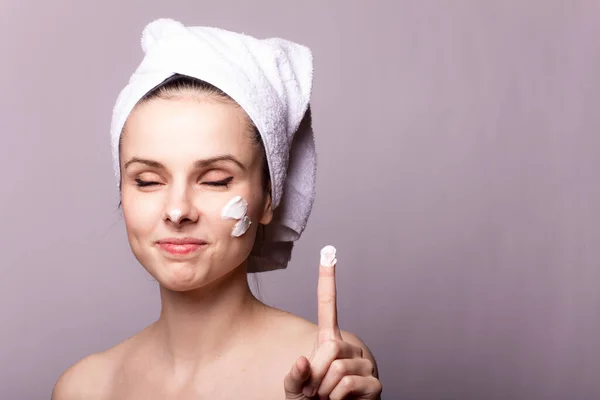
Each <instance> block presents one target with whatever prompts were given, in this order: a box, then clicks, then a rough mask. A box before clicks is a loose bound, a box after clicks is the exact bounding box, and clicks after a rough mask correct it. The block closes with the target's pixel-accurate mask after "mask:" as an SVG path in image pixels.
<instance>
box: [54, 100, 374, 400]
mask: <svg viewBox="0 0 600 400" xmlns="http://www.w3.org/2000/svg"><path fill="white" fill-rule="evenodd" d="M247 122H248V121H247V116H246V114H245V113H244V112H243V110H241V109H240V108H239V107H237V106H236V105H235V104H231V103H227V102H223V101H216V100H214V99H210V98H206V97H203V96H181V97H180V98H174V99H168V100H165V99H153V100H151V101H149V102H147V103H144V104H142V105H140V106H138V107H137V108H136V109H135V110H134V112H133V113H132V114H131V115H130V117H129V119H128V121H127V124H126V127H125V134H124V135H123V140H122V144H121V154H120V158H121V175H122V194H121V196H122V206H123V215H124V218H125V225H126V229H127V235H128V239H129V243H130V246H131V249H132V251H133V253H134V255H135V257H136V258H137V259H138V261H139V262H140V263H141V264H142V265H143V266H144V268H145V269H146V271H148V273H149V274H150V275H152V276H153V277H154V278H155V279H156V281H157V282H158V283H159V285H160V296H161V303H162V309H161V312H160V316H159V318H158V319H157V320H156V321H155V322H154V323H152V324H151V325H149V326H148V327H146V328H145V329H144V330H142V331H141V332H139V333H138V334H136V335H134V336H132V337H130V338H128V339H126V340H124V341H123V342H121V343H119V344H118V345H116V346H115V347H113V348H111V349H108V350H106V351H104V352H101V353H96V354H92V355H90V356H87V357H85V358H84V359H82V360H80V361H79V362H77V363H76V364H75V365H73V366H71V367H70V368H69V369H67V370H66V371H65V372H64V373H63V374H62V375H61V377H60V378H59V380H58V382H57V383H56V385H55V387H54V391H53V393H52V399H53V400H72V399H86V400H93V399H111V400H118V399H147V400H152V399H161V400H164V399H240V398H243V399H261V400H264V399H273V400H276V399H277V400H281V399H289V400H291V399H309V398H320V399H327V398H331V399H350V398H352V399H355V398H356V399H378V398H379V395H380V393H381V384H380V382H379V380H378V378H377V367H376V363H375V360H374V359H373V356H372V354H371V352H370V351H369V349H368V348H367V346H366V345H365V344H364V343H363V342H362V341H361V340H360V339H358V338H357V337H356V336H355V335H353V334H351V333H348V332H344V331H340V329H339V327H338V324H337V312H336V291H335V268H328V267H322V266H320V267H319V283H318V291H317V292H318V304H319V306H318V325H315V324H313V323H311V322H309V321H307V320H304V319H302V318H300V317H297V316H294V315H292V314H290V313H287V312H284V311H281V310H277V309H275V308H272V307H269V306H267V305H265V304H263V303H261V302H260V301H259V300H258V299H256V298H255V297H254V296H253V295H252V293H251V291H250V288H249V286H248V281H247V275H246V274H247V265H246V260H247V257H248V255H249V254H250V251H251V249H252V246H253V243H254V239H255V236H256V231H257V227H258V225H259V223H261V224H268V223H269V222H270V221H271V219H272V215H273V212H272V209H271V201H270V197H269V195H268V194H266V193H265V192H264V190H263V187H262V182H261V176H262V165H263V164H262V163H263V158H262V157H263V155H262V154H261V152H260V149H259V148H258V147H257V145H256V144H255V143H254V142H253V139H252V137H251V134H250V133H249V132H248V124H247ZM223 156H226V157H230V158H232V159H235V160H237V162H235V161H231V160H221V161H216V162H211V163H206V162H205V163H203V164H202V163H200V164H201V165H199V163H197V161H198V160H210V159H214V158H215V157H223ZM136 159H141V160H149V161H152V162H150V163H146V162H144V161H141V162H140V161H135V160H136ZM132 160H133V161H132ZM156 163H160V165H157V164H156ZM238 163H239V164H241V165H242V166H240V165H238ZM229 177H233V179H232V180H231V182H230V183H229V184H228V185H227V186H214V184H211V182H218V181H222V180H224V179H226V178H229ZM136 179H142V180H143V181H151V182H156V183H157V184H156V185H152V186H146V187H138V185H137V183H136ZM236 195H239V196H242V197H243V198H244V199H246V200H247V201H248V203H249V207H248V212H247V215H248V216H249V217H250V218H251V220H252V224H251V225H250V228H249V230H248V231H247V232H246V233H245V234H244V235H242V236H241V237H239V238H234V237H232V236H231V230H232V228H233V225H234V224H235V223H236V221H235V220H222V219H221V217H220V212H221V209H222V207H223V206H224V205H225V204H226V203H227V202H228V201H229V200H230V199H231V198H232V197H234V196H236ZM173 209H179V210H181V211H182V216H181V218H180V219H179V220H171V219H170V218H169V211H170V210H173ZM170 237H178V238H180V237H194V238H199V239H202V240H204V241H206V242H207V244H206V245H205V246H203V248H202V249H201V250H199V251H197V252H194V253H192V254H189V255H186V256H179V257H176V256H172V255H169V254H168V253H166V252H164V251H163V250H161V249H160V248H159V247H158V246H157V244H156V242H157V241H158V240H161V239H164V238H170ZM316 258H317V259H318V255H317V256H316ZM311 391H312V392H313V393H315V392H316V393H315V394H316V395H315V396H313V395H312V393H311ZM303 392H305V393H306V394H308V395H306V394H304V393H303Z"/></svg>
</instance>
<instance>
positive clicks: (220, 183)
mask: <svg viewBox="0 0 600 400" xmlns="http://www.w3.org/2000/svg"><path fill="white" fill-rule="evenodd" d="M232 180H233V176H230V177H229V178H225V179H223V180H220V181H211V182H202V184H203V185H208V186H225V187H227V186H228V185H229V184H230V183H231V181H232Z"/></svg>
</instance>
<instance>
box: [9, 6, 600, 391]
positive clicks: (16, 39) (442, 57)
mask: <svg viewBox="0 0 600 400" xmlns="http://www.w3.org/2000/svg"><path fill="white" fill-rule="evenodd" d="M157 17H172V18H175V19H179V20H181V21H182V22H184V23H185V24H194V25H212V26H219V27H222V28H225V29H231V30H236V31H241V32H245V33H248V34H252V35H253V36H258V37H268V36H281V37H284V38H287V39H291V40H294V41H297V42H300V43H303V44H306V45H308V46H310V47H311V48H312V50H313V52H314V57H315V81H314V97H313V102H312V104H313V105H312V108H313V122H314V128H315V133H316V136H317V149H318V152H319V172H318V196H317V201H316V203H315V208H314V212H313V215H312V217H311V221H310V223H309V225H308V228H307V230H306V232H305V235H304V236H303V238H302V240H301V241H300V242H299V243H298V244H297V246H296V250H295V255H294V258H293V262H292V263H291V265H290V267H289V269H288V270H287V271H282V272H273V273H268V274H265V275H261V276H260V282H261V293H262V297H263V299H264V300H265V301H267V302H268V303H269V304H273V305H275V306H278V307H282V308H285V309H287V310H289V311H292V312H295V313H298V314H300V315H302V316H304V317H306V318H309V319H311V320H315V319H316V279H317V262H318V251H319V249H320V248H321V246H323V245H325V244H328V243H331V244H335V245H336V246H337V247H338V249H339V257H338V258H339V260H340V262H339V284H338V285H339V296H340V300H339V304H340V323H341V325H342V328H343V329H346V330H350V331H353V332H355V333H356V334H358V335H359V336H360V337H361V338H363V340H365V341H366V342H367V344H368V345H369V346H370V347H371V349H372V350H373V352H374V353H375V355H376V357H377V359H378V361H379V366H380V370H381V380H382V382H383V385H384V398H385V399H388V400H391V399H415V400H419V399H423V400H434V399H435V400H437V399H440V400H450V399H452V400H458V399H465V400H471V399H473V400H475V399H486V400H494V399H502V400H507V399H526V400H538V399H539V400H542V399H543V400H553V399H556V400H579V399H581V400H593V399H600V346H599V345H598V341H599V340H600V226H599V224H600V205H599V202H600V190H599V182H598V179H597V173H598V170H599V169H600V136H599V132H598V130H599V128H600V110H599V107H600V2H598V1H572V0H564V1H561V0H548V1H542V0H537V1H536V0H529V1H524V0H509V1H507V0H494V1H492V0H488V1H475V0H472V1H459V0H456V1H451V0H448V1H441V0H440V1H424V0H423V1H366V0H364V1H350V0H346V1H342V0H338V1H331V0H321V1H314V0H313V1H306V0H304V1H293V2H292V1H282V0H280V1H274V0H272V1H267V0H260V1H259V0H253V1H242V0H238V1H234V0H227V1H225V0H219V1H216V0H215V1H184V0H170V1H158V0H146V1H141V0H135V1H123V0H119V1H117V0H104V1H94V2H92V1H75V0H54V1H41V0H38V1H31V0H28V1H26V0H2V2H1V4H0V89H1V94H0V134H1V135H2V136H1V139H2V140H1V141H0V192H1V195H0V249H1V258H0V268H1V269H0V271H1V272H2V275H1V278H0V399H2V400H30V399H48V398H49V395H50V391H51V389H52V386H53V384H54V382H55V381H56V379H57V378H58V376H59V374H60V373H61V372H62V371H63V370H64V369H65V368H66V367H67V366H69V365H71V364H72V363H74V362H75V361H76V360H78V359H79V358H81V357H83V356H85V355H87V354H89V353H91V352H96V351H100V350H103V349H106V348H108V347H110V346H112V345H114V344H116V343H117V342H118V341H120V340H122V339H124V338H126V337H128V336H129V335H132V334H134V333H135V332H137V331H138V330H140V329H141V328H143V327H144V326H145V325H147V324H149V323H150V322H152V321H153V320H154V318H156V317H157V313H158V307H159V301H158V300H159V299H158V293H157V287H156V284H155V283H154V282H153V281H152V280H151V279H150V278H149V276H148V275H147V274H146V273H145V271H144V270H143V269H142V267H141V266H139V265H137V264H136V261H135V260H134V258H133V256H132V255H131V253H130V250H129V247H128V243H127V239H126V236H125V232H124V225H123V220H122V217H121V216H120V213H119V212H118V211H117V209H116V207H117V203H118V197H117V191H116V183H115V181H114V178H113V175H112V169H111V160H110V147H109V125H110V117H111V109H112V106H113V104H114V101H115V99H116V96H117V94H118V92H119V91H120V89H121V88H122V87H123V86H124V85H125V83H126V81H127V79H128V77H129V75H130V74H131V73H132V72H133V70H134V68H135V67H136V66H137V64H138V63H139V61H140V60H141V57H142V52H141V49H140V45H139V36H140V33H141V30H142V28H143V27H144V25H145V24H146V23H148V22H150V21H151V20H152V19H154V18H157Z"/></svg>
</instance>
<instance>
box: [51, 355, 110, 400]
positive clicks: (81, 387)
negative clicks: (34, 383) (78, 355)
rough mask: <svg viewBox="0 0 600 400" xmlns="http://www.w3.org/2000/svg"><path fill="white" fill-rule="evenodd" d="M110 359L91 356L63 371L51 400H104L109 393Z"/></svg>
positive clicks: (101, 356) (105, 356)
mask: <svg viewBox="0 0 600 400" xmlns="http://www.w3.org/2000/svg"><path fill="white" fill-rule="evenodd" d="M112 369H113V368H112V366H111V359H110V356H107V354H105V353H95V354H91V355H89V356H87V357H85V358H83V359H81V360H79V361H78V362H77V363H75V364H74V365H72V366H70V367H69V368H67V370H65V371H64V372H63V373H62V375H61V376H60V377H59V378H58V381H57V382H56V385H55V386H54V390H53V391H52V400H76V399H90V400H91V399H105V398H106V395H107V394H108V393H110V387H109V385H110V381H111V379H110V376H111V370H112Z"/></svg>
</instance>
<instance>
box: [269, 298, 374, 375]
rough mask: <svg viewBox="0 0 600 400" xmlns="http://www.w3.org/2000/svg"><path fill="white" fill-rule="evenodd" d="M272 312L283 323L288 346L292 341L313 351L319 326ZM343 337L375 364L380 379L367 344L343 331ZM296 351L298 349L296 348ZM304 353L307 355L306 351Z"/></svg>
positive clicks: (279, 312) (275, 311)
mask: <svg viewBox="0 0 600 400" xmlns="http://www.w3.org/2000/svg"><path fill="white" fill-rule="evenodd" d="M271 311H272V313H273V315H275V318H276V319H279V320H280V322H281V326H282V327H281V328H280V329H281V330H282V331H283V332H282V333H283V335H281V337H282V338H285V340H286V343H287V346H289V343H290V340H289V339H291V343H297V344H298V345H299V346H300V347H301V348H302V349H304V350H306V349H310V350H312V346H313V345H314V343H315V340H316V337H317V331H318V326H317V324H315V323H313V322H311V321H308V320H306V319H304V318H302V317H300V316H298V315H295V314H292V313H289V312H287V311H282V310H278V309H274V308H271ZM278 330H279V329H278ZM341 335H342V339H343V340H344V341H345V342H348V343H350V344H352V345H354V346H356V347H360V348H361V349H362V350H363V357H364V358H366V359H368V360H370V361H371V362H372V363H373V367H374V375H375V377H379V373H378V370H377V362H376V360H375V357H374V356H373V353H372V352H371V350H370V349H369V347H368V346H367V344H366V343H365V342H364V341H363V340H361V339H360V338H359V337H358V336H357V335H355V334H354V333H351V332H348V331H344V330H342V331H341ZM294 347H295V346H290V348H294ZM294 350H298V349H297V348H294ZM304 353H305V354H306V351H305V352H304Z"/></svg>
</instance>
